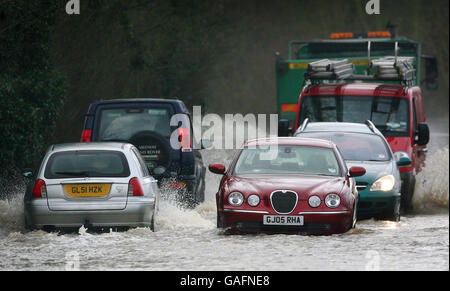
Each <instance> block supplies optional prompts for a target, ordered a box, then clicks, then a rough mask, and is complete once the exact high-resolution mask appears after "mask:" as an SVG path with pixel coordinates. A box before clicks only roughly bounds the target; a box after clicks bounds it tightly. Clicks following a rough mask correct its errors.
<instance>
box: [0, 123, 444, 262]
mask: <svg viewBox="0 0 450 291" xmlns="http://www.w3.org/2000/svg"><path fill="white" fill-rule="evenodd" d="M232 153H233V152H232V151H205V152H203V156H204V159H205V162H206V163H214V162H221V163H225V164H229V162H230V160H231V158H232ZM448 168H449V151H448V130H447V131H446V132H444V133H436V134H432V143H431V146H430V153H429V156H428V159H427V165H426V167H425V169H424V170H423V172H422V173H420V174H419V177H418V179H417V188H416V193H415V199H414V205H415V209H416V210H415V213H414V214H411V215H408V216H406V217H402V220H401V221H400V222H398V223H395V222H388V221H375V220H365V221H360V222H359V223H358V225H357V227H356V229H354V230H351V231H350V232H348V233H345V234H341V235H333V236H297V235H263V234H262V235H225V234H223V232H222V231H220V230H218V229H217V228H216V225H215V221H216V210H215V202H214V195H215V191H216V190H217V187H218V186H217V185H218V182H219V177H218V176H215V175H212V174H210V173H208V174H207V175H208V176H207V194H206V202H205V203H203V204H201V205H200V206H198V207H197V208H196V209H193V210H186V209H182V208H179V207H177V206H176V203H173V202H171V200H170V198H168V197H166V199H165V201H164V202H163V203H162V204H161V207H160V212H159V215H158V217H157V221H156V228H157V231H156V232H152V231H150V230H149V229H143V228H139V229H132V230H129V231H126V232H109V233H103V234H98V233H89V232H88V231H86V229H84V228H81V229H80V230H79V232H78V233H74V234H64V235H60V234H57V233H46V232H43V231H33V232H26V231H25V230H24V229H23V203H22V195H23V194H22V192H21V191H22V190H21V189H18V190H17V194H16V195H15V196H14V197H13V198H10V199H9V200H2V201H0V270H77V269H79V270H449V260H448V259H449V212H448V195H449V183H448V182H449V178H448V174H449V170H448ZM166 196H169V195H166Z"/></svg>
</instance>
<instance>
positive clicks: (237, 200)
mask: <svg viewBox="0 0 450 291" xmlns="http://www.w3.org/2000/svg"><path fill="white" fill-rule="evenodd" d="M228 202H229V203H230V204H231V205H232V206H241V205H242V203H244V195H242V193H240V192H232V193H231V194H230V195H228Z"/></svg>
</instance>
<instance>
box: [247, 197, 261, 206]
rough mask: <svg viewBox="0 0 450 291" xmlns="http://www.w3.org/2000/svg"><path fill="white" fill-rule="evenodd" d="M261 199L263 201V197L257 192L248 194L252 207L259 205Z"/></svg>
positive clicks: (248, 201)
mask: <svg viewBox="0 0 450 291" xmlns="http://www.w3.org/2000/svg"><path fill="white" fill-rule="evenodd" d="M260 201H261V199H260V198H259V196H258V195H256V194H252V195H250V196H248V198H247V203H248V205H250V206H252V207H256V206H258V205H259V202H260Z"/></svg>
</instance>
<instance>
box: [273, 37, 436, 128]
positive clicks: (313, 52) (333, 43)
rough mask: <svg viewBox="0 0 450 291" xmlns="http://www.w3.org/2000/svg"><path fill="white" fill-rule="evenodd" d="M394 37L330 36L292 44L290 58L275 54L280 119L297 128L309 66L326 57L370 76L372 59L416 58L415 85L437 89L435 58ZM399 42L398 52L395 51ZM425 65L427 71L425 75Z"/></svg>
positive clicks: (289, 51) (418, 47) (417, 47)
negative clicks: (395, 55) (344, 61)
mask: <svg viewBox="0 0 450 291" xmlns="http://www.w3.org/2000/svg"><path fill="white" fill-rule="evenodd" d="M395 34H396V33H395V32H391V31H375V32H368V33H362V34H354V33H334V34H331V35H330V39H325V40H313V41H291V42H290V43H289V50H288V58H287V59H283V58H282V57H281V56H280V54H279V53H276V85H277V110H278V118H279V120H289V123H290V126H291V127H292V126H293V125H294V122H295V118H296V115H297V112H298V101H299V95H300V92H301V89H302V88H303V86H304V85H305V80H304V75H305V72H306V70H307V68H308V64H309V63H311V62H314V61H318V60H321V59H325V58H327V59H330V60H334V59H344V58H345V59H348V60H349V62H351V63H353V64H354V65H355V70H356V72H355V73H357V74H367V73H370V72H367V69H368V64H369V61H370V59H376V58H381V57H385V56H389V55H390V56H393V55H394V54H395V53H397V54H398V56H406V57H413V58H414V66H415V69H416V74H417V76H416V78H415V84H414V85H417V86H421V85H426V88H427V89H430V90H431V89H436V88H437V86H438V84H437V61H436V59H435V58H434V57H430V56H424V55H422V47H421V45H420V43H418V42H416V41H413V40H410V39H407V38H405V37H396V36H395ZM396 43H397V45H398V50H397V52H395V45H396ZM422 62H423V64H424V68H425V72H422V68H421V67H422V66H421V65H422ZM421 76H422V78H421ZM377 82H379V81H377ZM386 83H388V81H386ZM424 83H425V84H424Z"/></svg>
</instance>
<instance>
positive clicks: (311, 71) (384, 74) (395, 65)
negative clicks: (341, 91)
mask: <svg viewBox="0 0 450 291" xmlns="http://www.w3.org/2000/svg"><path fill="white" fill-rule="evenodd" d="M370 46H371V44H370V42H369V44H368V59H369V65H368V68H367V71H366V74H365V75H362V74H355V73H354V72H355V66H354V64H352V63H350V62H349V61H348V60H347V59H344V60H329V59H323V60H319V61H315V62H311V63H309V64H308V68H307V70H306V73H305V76H304V79H305V81H310V82H312V83H317V81H319V80H353V81H354V80H360V81H400V82H402V83H403V84H404V85H406V86H408V87H409V86H412V85H413V84H414V81H415V78H416V69H415V68H414V58H413V57H399V56H397V51H398V44H397V43H395V55H394V56H386V57H381V58H378V59H373V60H371V59H370ZM372 71H373V72H374V73H373V74H370V73H371V72H372Z"/></svg>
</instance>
